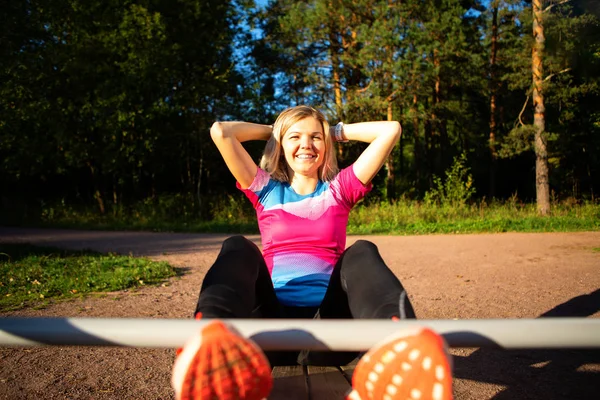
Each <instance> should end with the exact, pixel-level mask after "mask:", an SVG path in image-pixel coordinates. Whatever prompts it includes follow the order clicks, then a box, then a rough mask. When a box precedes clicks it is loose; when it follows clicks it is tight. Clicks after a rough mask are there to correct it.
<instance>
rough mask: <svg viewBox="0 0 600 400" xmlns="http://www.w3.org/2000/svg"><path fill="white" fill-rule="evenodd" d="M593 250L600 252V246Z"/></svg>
mask: <svg viewBox="0 0 600 400" xmlns="http://www.w3.org/2000/svg"><path fill="white" fill-rule="evenodd" d="M592 251H596V252H599V253H600V247H594V248H593V249H592Z"/></svg>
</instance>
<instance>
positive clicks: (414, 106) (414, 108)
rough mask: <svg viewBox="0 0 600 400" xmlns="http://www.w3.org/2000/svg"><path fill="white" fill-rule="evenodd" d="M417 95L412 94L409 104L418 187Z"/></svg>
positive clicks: (419, 146) (419, 164) (419, 178)
mask: <svg viewBox="0 0 600 400" xmlns="http://www.w3.org/2000/svg"><path fill="white" fill-rule="evenodd" d="M418 106H419V105H418V97H417V94H416V93H415V94H414V95H413V101H412V106H411V115H412V124H413V137H414V140H415V146H414V150H413V152H414V155H415V178H416V180H417V187H419V184H420V181H421V143H420V140H419V116H418V113H417V107H418Z"/></svg>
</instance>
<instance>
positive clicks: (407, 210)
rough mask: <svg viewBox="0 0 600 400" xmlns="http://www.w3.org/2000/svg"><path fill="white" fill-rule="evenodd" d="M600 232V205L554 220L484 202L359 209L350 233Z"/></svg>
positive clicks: (525, 207)
mask: <svg viewBox="0 0 600 400" xmlns="http://www.w3.org/2000/svg"><path fill="white" fill-rule="evenodd" d="M599 229H600V205H596V204H583V205H574V206H572V205H561V204H555V205H553V207H552V212H551V215H550V216H547V217H541V216H539V215H537V210H536V207H535V205H534V204H519V203H510V202H507V203H493V204H489V205H488V204H486V203H479V204H473V205H462V206H458V207H448V206H441V205H433V204H425V203H421V202H415V201H404V202H397V203H393V204H389V203H379V204H373V205H370V206H367V207H358V208H357V209H355V210H354V211H353V212H352V213H351V214H350V221H349V224H348V232H349V233H351V234H392V235H419V234H435V233H497V232H570V231H596V230H599Z"/></svg>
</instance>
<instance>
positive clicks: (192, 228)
mask: <svg viewBox="0 0 600 400" xmlns="http://www.w3.org/2000/svg"><path fill="white" fill-rule="evenodd" d="M192 200H193V199H187V198H181V199H180V198H175V200H173V199H172V198H165V199H161V198H158V199H155V200H153V201H150V200H147V201H142V202H139V203H137V204H134V205H131V206H129V207H118V208H117V209H109V210H108V211H107V212H106V213H105V214H104V215H100V214H99V213H98V212H97V211H96V210H95V209H93V208H91V207H87V208H85V207H84V208H76V207H73V206H69V205H66V204H64V203H62V204H56V205H53V206H46V208H45V209H44V210H42V212H41V217H40V218H39V219H36V220H35V221H32V222H31V223H29V224H25V225H30V226H44V227H60V228H78V229H101V230H149V231H163V232H165V231H166V232H205V233H242V234H248V233H258V226H257V223H256V216H255V214H254V210H253V209H252V207H251V206H250V203H249V201H247V200H246V199H245V198H243V197H242V195H241V194H240V195H239V196H237V197H233V196H229V197H225V198H223V199H222V200H220V201H217V200H213V201H210V202H208V201H207V202H205V207H206V208H207V210H205V212H204V213H205V214H207V215H206V216H204V217H200V216H199V212H198V211H197V210H194V208H193V207H191V206H190V204H191V202H192ZM21 225H24V224H21ZM597 230H600V204H598V203H597V202H591V201H588V202H575V201H573V200H571V201H570V202H564V203H561V202H558V201H555V202H553V204H552V207H551V215H549V216H545V217H540V216H539V215H538V213H537V210H536V205H535V204H531V203H522V202H520V201H519V200H518V199H516V198H512V199H511V200H508V201H505V202H499V201H494V202H485V201H479V202H474V203H471V204H456V205H454V206H451V205H447V204H446V205H445V204H436V203H432V202H424V201H415V200H399V201H396V202H392V203H387V202H380V203H371V204H368V205H367V204H365V203H361V204H359V205H358V206H356V207H355V208H354V209H353V210H352V212H351V213H350V218H349V222H348V232H349V233H350V234H381V235H420V234H449V233H453V234H456V233H496V232H569V231H597Z"/></svg>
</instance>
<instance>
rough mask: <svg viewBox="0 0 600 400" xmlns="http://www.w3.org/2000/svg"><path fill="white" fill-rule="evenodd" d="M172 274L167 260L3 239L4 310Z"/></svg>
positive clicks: (0, 286)
mask: <svg viewBox="0 0 600 400" xmlns="http://www.w3.org/2000/svg"><path fill="white" fill-rule="evenodd" d="M174 275H176V271H175V269H174V268H172V267H171V266H170V265H169V264H168V263H167V262H164V261H161V262H156V261H151V260H148V259H146V258H138V257H131V256H121V255H116V254H100V253H96V252H92V251H70V250H61V249H57V248H52V247H37V246H32V245H29V244H3V243H0V310H2V311H6V310H15V309H19V308H23V307H27V306H40V305H44V304H46V303H47V302H48V301H49V300H62V299H68V298H72V297H76V296H81V295H85V294H88V293H95V292H108V291H115V290H123V289H128V288H134V287H140V286H143V285H152V284H157V283H160V282H163V281H164V280H165V279H166V278H168V277H171V276H174Z"/></svg>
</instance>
